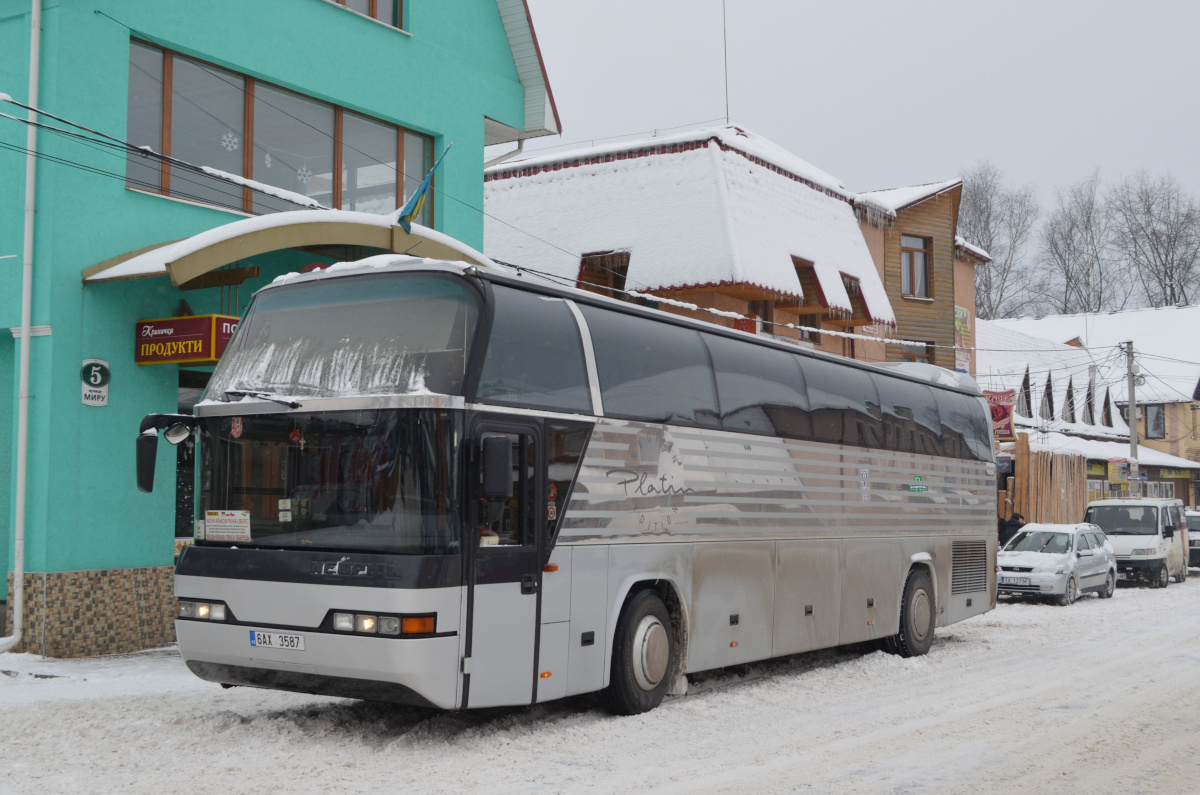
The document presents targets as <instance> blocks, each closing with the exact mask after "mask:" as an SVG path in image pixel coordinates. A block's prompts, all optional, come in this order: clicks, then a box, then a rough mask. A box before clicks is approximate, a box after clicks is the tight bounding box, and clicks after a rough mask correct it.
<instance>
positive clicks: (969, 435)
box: [934, 389, 992, 461]
mask: <svg viewBox="0 0 1200 795" xmlns="http://www.w3.org/2000/svg"><path fill="white" fill-rule="evenodd" d="M934 393H935V394H936V395H937V403H938V414H939V415H940V416H941V420H942V455H945V456H948V457H950V458H966V459H975V460H976V461H991V460H992V432H991V427H992V420H991V415H990V414H989V413H988V410H987V408H986V405H985V404H984V402H983V401H982V400H980V399H979V398H977V397H971V396H970V395H964V394H961V393H959V392H948V391H946V390H944V389H936V390H934Z"/></svg>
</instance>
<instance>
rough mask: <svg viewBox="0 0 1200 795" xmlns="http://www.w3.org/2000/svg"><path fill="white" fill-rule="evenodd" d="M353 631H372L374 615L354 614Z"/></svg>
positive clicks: (373, 628)
mask: <svg viewBox="0 0 1200 795" xmlns="http://www.w3.org/2000/svg"><path fill="white" fill-rule="evenodd" d="M354 631H355V632H374V631H375V616H355V617H354Z"/></svg>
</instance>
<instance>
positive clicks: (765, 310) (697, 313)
mask: <svg viewBox="0 0 1200 795" xmlns="http://www.w3.org/2000/svg"><path fill="white" fill-rule="evenodd" d="M484 196H485V201H486V207H487V212H488V218H487V220H486V222H485V249H486V251H487V252H488V253H489V255H490V256H492V257H494V258H496V259H499V260H502V261H506V262H510V263H513V264H516V265H519V266H521V267H525V268H530V269H533V270H538V271H541V272H543V273H546V274H549V275H550V277H552V278H556V279H560V280H563V281H565V282H567V283H571V284H575V285H577V286H579V287H582V288H584V289H590V290H594V291H596V292H601V293H604V294H607V295H610V296H612V297H616V298H621V299H624V300H639V301H643V302H647V303H653V304H656V305H657V306H658V308H660V309H663V310H666V311H670V312H676V313H679V314H683V315H688V316H692V317H697V318H700V319H703V320H706V321H709V322H713V323H719V324H723V325H726V326H730V327H734V328H739V329H741V330H743V331H746V332H749V333H756V334H770V335H772V336H775V337H778V338H780V339H784V340H787V341H790V342H794V343H796V344H798V345H805V346H812V347H815V348H818V349H820V350H824V351H828V352H831V353H835V354H840V355H845V356H850V357H857V358H860V359H870V358H874V359H882V346H880V345H878V344H877V343H872V342H870V341H863V340H858V339H855V338H854V337H853V336H845V335H846V334H851V335H853V334H856V333H861V332H862V329H863V328H864V327H868V328H873V329H874V330H875V332H876V333H878V334H881V335H885V336H886V335H888V334H889V332H890V331H891V330H892V329H893V326H894V323H895V319H896V318H895V316H894V314H893V311H892V300H891V299H890V297H889V293H888V291H887V290H886V289H885V288H884V285H883V280H882V278H881V276H880V272H879V270H878V268H877V267H876V264H875V259H874V257H873V256H872V253H871V251H870V249H869V247H868V243H867V240H866V239H864V237H863V235H862V233H861V232H860V231H859V222H860V219H861V218H865V217H867V216H869V215H872V214H880V213H882V211H881V210H879V209H877V208H875V207H874V205H873V204H871V203H870V202H869V201H868V202H865V203H864V202H859V201H858V197H857V196H856V195H855V194H854V193H852V192H850V191H848V190H847V189H846V188H845V186H844V185H843V184H842V183H841V182H840V181H839V180H837V179H836V178H835V177H833V176H831V175H829V174H827V173H825V172H824V171H821V170H820V169H818V168H816V167H815V166H813V165H812V164H810V163H807V162H805V161H804V160H801V159H800V158H798V157H796V156H795V155H793V154H791V153H789V152H787V151H785V150H783V149H781V148H780V147H778V146H776V145H775V144H772V143H771V142H770V141H767V140H765V139H763V138H761V137H760V136H757V135H754V134H753V133H751V132H748V131H746V130H745V129H743V128H740V127H736V126H729V127H718V128H712V129H705V130H696V131H691V132H687V133H681V134H678V135H672V136H666V137H659V138H653V139H650V140H643V141H635V142H632V143H622V144H614V145H609V146H601V147H593V148H590V149H586V150H582V151H577V152H571V153H567V154H558V155H545V156H541V157H536V158H532V159H528V160H522V161H516V162H509V163H504V164H502V165H498V166H495V167H493V168H490V169H488V170H487V171H486V172H485V184H484ZM631 293H634V294H633V295H631ZM710 310H715V311H716V312H718V313H720V314H715V313H714V312H713V311H710ZM872 346H876V347H878V348H879V353H877V354H875V355H872Z"/></svg>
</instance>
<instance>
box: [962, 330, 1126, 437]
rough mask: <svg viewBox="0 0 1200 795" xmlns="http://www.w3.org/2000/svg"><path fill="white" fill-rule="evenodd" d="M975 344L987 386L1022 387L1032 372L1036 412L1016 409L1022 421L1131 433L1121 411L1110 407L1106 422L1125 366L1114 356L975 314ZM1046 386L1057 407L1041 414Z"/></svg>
mask: <svg viewBox="0 0 1200 795" xmlns="http://www.w3.org/2000/svg"><path fill="white" fill-rule="evenodd" d="M975 345H976V346H977V347H976V351H975V356H976V359H975V362H976V363H975V380H976V381H978V382H979V385H980V387H982V388H983V389H987V390H991V391H995V392H1004V391H1007V390H1017V391H1018V392H1019V391H1020V390H1021V388H1022V386H1023V384H1024V381H1025V376H1026V374H1028V376H1029V398H1030V401H1029V402H1030V406H1029V408H1030V410H1031V413H1032V414H1033V416H1032V417H1027V416H1023V415H1021V414H1020V413H1017V414H1015V415H1014V416H1015V418H1016V424H1017V425H1018V426H1020V427H1023V428H1031V429H1038V430H1041V431H1045V432H1058V433H1065V434H1071V435H1075V436H1090V437H1100V438H1107V439H1114V440H1119V439H1125V440H1128V439H1129V427H1128V426H1127V425H1126V424H1125V422H1124V421H1123V420H1122V419H1121V413H1120V412H1119V411H1117V410H1115V409H1113V410H1112V411H1111V412H1110V414H1111V419H1112V423H1113V424H1112V426H1108V425H1105V424H1104V419H1103V418H1104V398H1105V395H1106V394H1108V393H1109V390H1110V388H1111V387H1112V386H1113V385H1114V384H1115V383H1117V382H1119V381H1120V380H1121V379H1122V378H1124V372H1125V370H1124V367H1123V366H1121V365H1120V362H1118V361H1116V360H1115V359H1113V358H1112V357H1107V358H1105V357H1103V356H1099V357H1097V356H1095V355H1094V352H1092V351H1089V350H1088V349H1086V348H1076V347H1073V346H1071V345H1063V344H1061V343H1057V342H1052V341H1050V340H1047V339H1043V338H1041V337H1035V336H1032V335H1030V334H1024V333H1021V332H1019V331H1016V330H1013V329H1010V328H1005V327H1003V326H1001V325H1000V324H999V323H998V322H996V321H992V320H976V322H975ZM1093 368H1095V369H1093ZM1093 379H1094V380H1093ZM1089 385H1092V387H1093V421H1092V422H1088V421H1087V414H1086V412H1085V411H1084V407H1085V404H1086V402H1087V398H1088V387H1089ZM1047 387H1048V388H1049V390H1050V398H1051V405H1052V407H1053V416H1051V417H1044V416H1042V407H1043V398H1044V396H1045V392H1046V389H1047ZM1068 393H1070V395H1071V397H1072V402H1073V403H1074V409H1075V411H1074V420H1073V421H1072V420H1071V419H1070V414H1069V413H1068V411H1067V405H1068V401H1067V396H1068ZM1109 399H1110V401H1111V400H1112V399H1113V398H1112V397H1111V396H1110V398H1109Z"/></svg>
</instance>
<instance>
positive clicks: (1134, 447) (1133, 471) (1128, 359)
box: [1125, 340, 1142, 497]
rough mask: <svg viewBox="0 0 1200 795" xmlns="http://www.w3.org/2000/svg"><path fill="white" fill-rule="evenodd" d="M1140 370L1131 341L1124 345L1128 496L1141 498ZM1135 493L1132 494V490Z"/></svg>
mask: <svg viewBox="0 0 1200 795" xmlns="http://www.w3.org/2000/svg"><path fill="white" fill-rule="evenodd" d="M1139 369H1140V368H1139V367H1138V365H1137V362H1135V361H1134V360H1133V340H1130V341H1129V342H1126V343H1125V379H1126V383H1127V384H1128V387H1129V496H1130V497H1140V496H1142V483H1141V480H1140V477H1139V474H1138V458H1137V456H1138V416H1137V376H1138V370H1139ZM1135 489H1136V490H1137V493H1136V494H1135V493H1134V490H1135Z"/></svg>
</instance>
